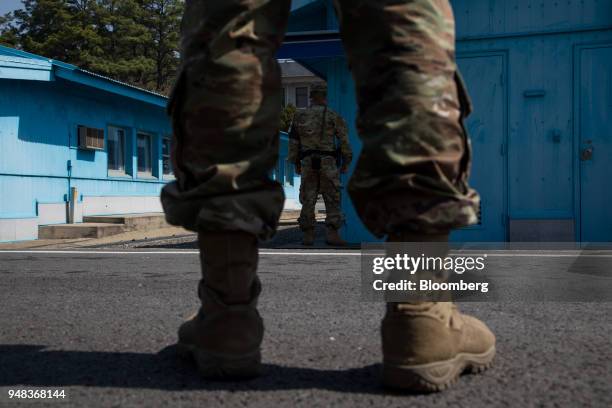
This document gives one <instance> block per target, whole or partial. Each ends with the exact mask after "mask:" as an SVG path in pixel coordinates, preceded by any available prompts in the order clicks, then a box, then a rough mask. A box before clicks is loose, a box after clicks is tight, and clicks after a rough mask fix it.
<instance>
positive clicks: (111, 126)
mask: <svg viewBox="0 0 612 408" xmlns="http://www.w3.org/2000/svg"><path fill="white" fill-rule="evenodd" d="M166 103H167V100H166V98H165V97H164V96H162V95H159V94H156V93H153V92H149V91H145V90H143V89H139V88H136V87H133V86H130V85H128V84H125V83H120V82H117V81H114V80H112V79H110V78H106V77H102V76H99V75H96V74H94V73H91V72H87V71H84V70H81V69H79V68H78V67H76V66H73V65H69V64H65V63H62V62H60V61H54V60H49V59H47V58H44V57H41V56H38V55H33V54H30V53H26V52H22V51H19V50H15V49H12V48H7V47H3V46H0V242H3V241H16V240H27V239H36V238H37V237H38V226H39V225H49V224H63V223H66V222H67V221H68V218H69V215H70V211H69V207H70V203H69V202H70V198H71V190H72V189H73V188H76V192H77V193H76V200H74V202H75V203H74V205H73V207H74V217H73V221H74V222H81V221H82V219H83V216H88V215H110V214H129V213H151V212H161V211H162V208H161V204H160V201H159V192H160V190H161V188H162V186H163V185H164V184H165V183H166V182H168V181H169V180H172V179H173V175H172V170H171V165H170V157H169V153H170V138H171V128H170V123H169V120H168V118H167V116H166V112H165V107H166ZM281 146H282V149H283V150H282V152H281V158H280V160H279V164H278V167H277V169H276V170H275V171H274V175H273V177H274V178H276V179H278V180H279V181H280V182H282V183H283V185H285V189H286V195H287V198H288V200H287V206H288V207H289V208H295V207H296V206H299V203H297V189H299V178H294V175H293V171H292V169H291V168H290V166H287V165H286V160H285V157H286V153H285V152H286V149H287V135H286V134H281Z"/></svg>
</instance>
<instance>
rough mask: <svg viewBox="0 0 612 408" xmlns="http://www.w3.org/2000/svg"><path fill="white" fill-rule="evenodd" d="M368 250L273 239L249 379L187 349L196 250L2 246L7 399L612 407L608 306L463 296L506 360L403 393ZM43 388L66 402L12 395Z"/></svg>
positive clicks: (2, 386) (2, 363)
mask: <svg viewBox="0 0 612 408" xmlns="http://www.w3.org/2000/svg"><path fill="white" fill-rule="evenodd" d="M142 251H145V252H142ZM322 252H324V253H322ZM357 254H358V253H356V252H353V251H320V250H308V251H303V250H291V251H287V250H262V251H261V257H260V268H259V270H260V277H261V279H262V282H263V286H264V291H263V293H262V296H261V300H260V311H261V314H262V315H263V317H264V321H265V325H266V335H265V339H264V344H263V359H264V362H265V375H264V376H262V377H260V378H258V379H255V380H251V381H247V382H241V383H237V382H207V381H204V380H202V379H200V378H199V377H198V375H197V372H196V369H195V367H194V365H193V364H190V363H188V362H183V361H181V360H179V359H178V358H177V356H176V351H175V348H174V347H173V346H172V344H173V343H174V342H175V340H176V329H177V327H178V326H179V324H180V323H181V321H182V319H184V318H186V317H187V316H189V314H191V313H192V312H193V311H194V310H195V308H196V306H197V303H196V300H197V298H196V284H197V281H198V279H199V266H198V256H197V254H196V253H195V251H180V250H176V251H172V252H165V253H159V252H158V250H156V249H149V250H138V251H137V253H129V252H128V251H117V250H115V251H114V252H112V253H109V252H106V251H85V252H78V251H77V252H74V253H73V252H70V251H68V252H62V253H60V252H54V253H41V252H25V253H7V252H0V391H2V393H1V394H0V406H18V405H24V406H30V405H29V404H34V405H49V406H61V405H63V406H77V407H83V406H103V407H113V406H146V407H156V406H200V407H217V406H222V407H233V406H253V407H274V406H278V407H284V406H292V407H293V406H298V407H299V406H303V407H318V406H321V407H331V406H338V407H340V406H341V407H361V406H375V407H394V406H398V407H399V406H402V407H405V406H415V407H430V406H436V407H437V406H453V407H456V406H462V407H463V406H465V407H469V406H476V407H479V406H510V407H515V406H516V407H531V406H534V407H535V406H561V407H577V406H588V407H610V406H612V392H611V391H612V362H611V358H612V348H611V345H612V344H611V339H612V322H611V319H610V316H611V315H612V303H606V302H581V303H570V302H524V301H520V302H487V303H476V302H469V303H467V302H466V303H463V304H461V305H460V307H461V309H462V310H463V311H464V312H467V313H471V314H474V315H475V316H477V317H479V318H481V319H482V320H484V321H486V322H487V324H488V325H489V326H490V327H491V329H492V330H493V331H494V332H495V334H496V335H497V342H498V343H497V349H498V356H497V357H496V360H495V364H494V366H493V367H492V368H491V369H490V370H489V371H487V372H485V373H484V374H481V375H466V376H463V377H462V378H461V380H460V381H459V383H458V384H457V385H456V386H454V387H453V388H452V389H450V390H448V391H446V392H443V393H438V394H429V395H416V394H396V393H390V392H388V391H387V390H385V389H383V388H382V387H381V386H380V382H379V373H380V368H381V367H380V361H381V353H380V338H379V332H378V331H379V324H380V318H381V315H382V313H383V308H384V306H383V305H382V304H380V303H370V302H362V301H360V297H359V290H360V288H359V268H360V258H359V256H357ZM536 269H537V265H534V270H536ZM510 279H511V278H510ZM39 387H42V388H44V389H51V390H55V389H60V390H64V391H65V395H66V398H65V399H63V400H61V401H60V400H54V401H51V400H45V401H41V400H39V401H37V402H33V401H31V400H29V401H26V400H21V401H18V402H15V399H9V398H8V390H15V389H33V388H39Z"/></svg>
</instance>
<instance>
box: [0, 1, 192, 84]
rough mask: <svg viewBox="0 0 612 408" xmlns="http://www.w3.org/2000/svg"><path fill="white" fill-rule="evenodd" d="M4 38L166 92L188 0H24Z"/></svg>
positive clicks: (0, 37) (0, 30)
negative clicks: (22, 6)
mask: <svg viewBox="0 0 612 408" xmlns="http://www.w3.org/2000/svg"><path fill="white" fill-rule="evenodd" d="M23 4H24V8H23V9H22V10H17V11H15V12H13V13H9V14H7V15H5V16H3V17H0V43H3V44H7V45H10V46H13V47H16V48H20V49H23V50H25V51H29V52H33V53H36V54H40V55H44V56H46V57H49V58H53V59H57V60H60V61H64V62H67V63H70V64H74V65H77V66H79V67H80V68H83V69H87V70H91V71H94V72H96V73H99V74H102V75H107V76H110V77H112V78H115V79H118V80H121V81H125V82H128V83H131V84H134V85H137V86H142V87H145V88H147V89H151V90H156V91H158V92H163V93H167V92H168V91H169V89H170V87H171V85H172V83H173V81H174V76H175V75H176V70H177V66H178V60H179V55H178V45H179V26H180V18H181V16H182V13H183V7H184V0H23Z"/></svg>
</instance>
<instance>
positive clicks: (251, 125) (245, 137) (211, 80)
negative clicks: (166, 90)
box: [161, 0, 290, 239]
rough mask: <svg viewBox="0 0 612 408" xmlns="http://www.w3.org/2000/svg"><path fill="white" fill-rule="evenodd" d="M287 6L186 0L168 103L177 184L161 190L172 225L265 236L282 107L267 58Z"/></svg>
mask: <svg viewBox="0 0 612 408" xmlns="http://www.w3.org/2000/svg"><path fill="white" fill-rule="evenodd" d="M289 9H290V1H289V0H258V1H256V0H249V1H244V0H224V1H214V0H191V1H188V2H187V3H186V10H185V14H184V17H183V22H182V55H181V56H182V66H181V71H180V75H179V78H178V80H177V83H176V85H175V89H174V91H173V93H172V97H171V99H170V102H169V106H168V109H169V112H170V113H171V115H172V119H173V128H174V140H173V142H174V143H173V152H172V159H173V167H174V170H175V174H176V177H177V180H176V181H175V182H173V183H170V184H169V185H167V186H166V187H165V188H164V189H163V191H162V196H161V199H162V204H163V206H164V211H165V212H166V218H167V220H168V221H169V222H170V223H171V224H175V225H182V226H184V227H185V228H188V229H191V230H204V231H224V230H239V231H246V232H250V233H253V234H256V235H258V236H259V237H260V238H264V239H265V238H268V237H270V236H271V235H272V234H273V233H274V231H275V230H276V226H277V224H278V218H279V216H280V212H281V210H282V207H283V200H284V194H283V189H282V187H281V186H280V184H279V183H277V182H274V181H272V180H271V179H270V177H269V171H270V170H271V169H272V168H273V167H274V165H275V163H276V161H277V157H278V146H279V145H278V143H279V142H278V126H279V115H280V109H279V106H281V98H282V92H281V86H280V68H279V66H278V63H277V61H276V58H275V56H276V52H277V50H278V48H279V46H280V44H281V42H282V38H283V35H284V31H285V28H286V25H287V20H288V16H289Z"/></svg>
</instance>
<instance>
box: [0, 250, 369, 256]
mask: <svg viewBox="0 0 612 408" xmlns="http://www.w3.org/2000/svg"><path fill="white" fill-rule="evenodd" d="M3 253H4V254H63V255H79V254H80V255H164V254H170V255H198V254H199V252H198V251H91V250H84V251H72V250H70V251H67V250H0V254H3ZM259 255H291V256H360V255H361V252H260V253H259Z"/></svg>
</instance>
